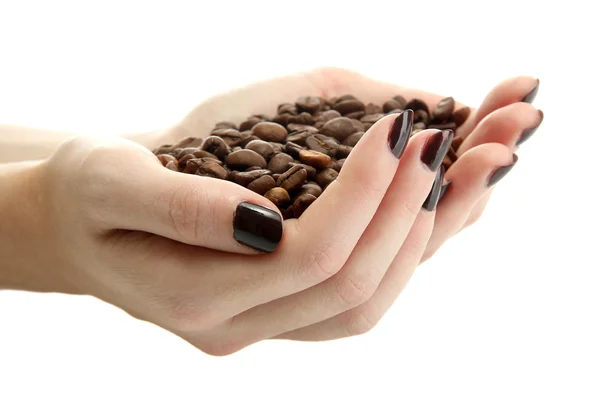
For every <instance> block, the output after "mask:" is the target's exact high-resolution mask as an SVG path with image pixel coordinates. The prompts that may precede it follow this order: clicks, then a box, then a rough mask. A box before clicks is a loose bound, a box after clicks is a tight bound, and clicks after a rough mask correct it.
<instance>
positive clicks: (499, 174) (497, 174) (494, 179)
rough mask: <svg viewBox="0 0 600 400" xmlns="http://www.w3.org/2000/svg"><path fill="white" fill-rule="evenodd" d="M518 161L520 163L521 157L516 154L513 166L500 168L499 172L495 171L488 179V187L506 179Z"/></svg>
mask: <svg viewBox="0 0 600 400" xmlns="http://www.w3.org/2000/svg"><path fill="white" fill-rule="evenodd" d="M517 161H519V157H518V156H517V155H516V154H513V162H512V164H510V165H507V166H505V167H500V168H498V169H497V170H495V171H494V172H492V174H491V175H490V177H489V178H488V184H487V187H490V186H493V185H495V184H496V183H498V182H499V181H500V179H502V178H504V177H505V176H506V174H508V173H509V172H510V170H511V169H513V167H514V166H515V164H516V163H517Z"/></svg>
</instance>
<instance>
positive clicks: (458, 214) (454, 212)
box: [422, 143, 517, 261]
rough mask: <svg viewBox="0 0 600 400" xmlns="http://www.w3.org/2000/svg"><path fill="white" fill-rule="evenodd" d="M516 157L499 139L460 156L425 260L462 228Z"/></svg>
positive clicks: (451, 175) (449, 176)
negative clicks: (472, 211)
mask: <svg viewBox="0 0 600 400" xmlns="http://www.w3.org/2000/svg"><path fill="white" fill-rule="evenodd" d="M516 161H517V157H516V155H514V154H513V153H512V151H511V150H510V149H509V148H508V147H506V146H504V145H501V144H499V143H487V144H483V145H480V146H477V147H475V148H473V149H471V150H469V151H467V152H466V153H465V154H464V155H463V156H462V157H461V158H459V159H458V161H457V162H456V163H455V164H454V165H453V166H452V168H450V170H449V171H448V173H447V174H446V179H447V180H448V181H450V182H451V184H450V185H449V186H448V188H447V190H446V193H445V194H444V196H443V198H442V200H441V201H440V203H439V205H438V209H437V212H436V217H435V227H434V229H433V233H432V235H431V238H430V239H429V243H428V245H427V250H426V252H425V255H424V256H423V260H422V261H424V260H427V259H428V258H429V257H430V256H431V255H433V254H434V253H435V252H436V251H437V249H439V248H440V247H441V245H442V244H443V243H444V242H445V241H446V240H447V239H448V238H450V237H451V236H453V235H454V234H455V233H456V232H458V231H459V230H460V229H461V227H462V226H463V224H464V223H465V221H466V220H467V218H468V217H469V215H470V213H471V210H472V209H473V207H474V206H475V204H477V202H478V201H479V200H480V199H481V198H482V197H483V196H484V195H485V194H486V193H487V192H488V191H489V190H490V188H491V187H493V186H494V185H495V184H496V183H497V182H498V180H499V179H500V178H502V177H503V176H504V175H505V174H506V173H508V171H510V169H511V168H512V167H513V166H514V164H515V163H516Z"/></svg>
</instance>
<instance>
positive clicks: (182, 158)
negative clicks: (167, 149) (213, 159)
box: [177, 154, 196, 171]
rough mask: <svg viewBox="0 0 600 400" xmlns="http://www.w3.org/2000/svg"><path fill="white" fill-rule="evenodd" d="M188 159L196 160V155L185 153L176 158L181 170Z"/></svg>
mask: <svg viewBox="0 0 600 400" xmlns="http://www.w3.org/2000/svg"><path fill="white" fill-rule="evenodd" d="M190 160H196V156H194V155H193V154H186V155H185V156H183V157H181V158H180V159H179V160H177V164H178V166H179V169H181V170H182V171H183V169H184V168H185V165H186V164H187V162H188V161H190Z"/></svg>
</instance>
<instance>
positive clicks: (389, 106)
mask: <svg viewBox="0 0 600 400" xmlns="http://www.w3.org/2000/svg"><path fill="white" fill-rule="evenodd" d="M401 109H402V104H400V103H399V102H397V101H396V100H388V101H386V102H385V103H383V112H385V113H388V112H390V111H392V110H401Z"/></svg>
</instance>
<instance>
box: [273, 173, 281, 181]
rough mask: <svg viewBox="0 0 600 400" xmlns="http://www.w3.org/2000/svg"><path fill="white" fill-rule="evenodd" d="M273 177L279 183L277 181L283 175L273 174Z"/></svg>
mask: <svg viewBox="0 0 600 400" xmlns="http://www.w3.org/2000/svg"><path fill="white" fill-rule="evenodd" d="M271 176H272V177H273V179H275V182H277V179H279V177H280V176H281V174H273V175H271Z"/></svg>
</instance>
